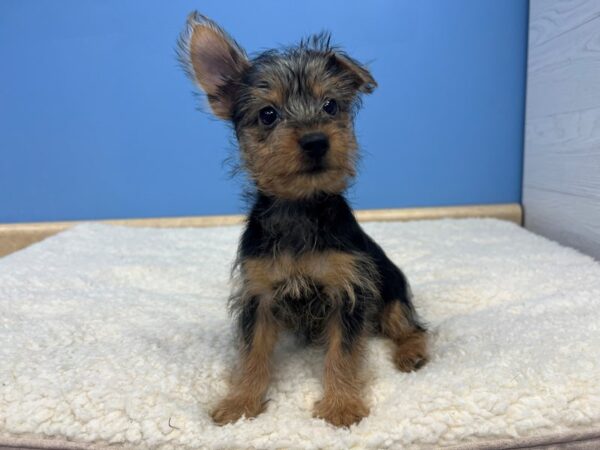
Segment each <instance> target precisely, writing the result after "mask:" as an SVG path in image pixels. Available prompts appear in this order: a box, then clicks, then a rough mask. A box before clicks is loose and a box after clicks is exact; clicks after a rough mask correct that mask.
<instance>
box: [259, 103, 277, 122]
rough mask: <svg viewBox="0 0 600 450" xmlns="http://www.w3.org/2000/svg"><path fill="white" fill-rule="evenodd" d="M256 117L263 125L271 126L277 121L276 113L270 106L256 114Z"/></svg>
mask: <svg viewBox="0 0 600 450" xmlns="http://www.w3.org/2000/svg"><path fill="white" fill-rule="evenodd" d="M258 117H259V118H260V121H261V122H262V123H263V124H264V125H267V126H269V125H273V123H274V122H275V121H276V120H277V111H275V108H273V107H272V106H267V107H265V108H263V109H261V110H260V111H259V112H258Z"/></svg>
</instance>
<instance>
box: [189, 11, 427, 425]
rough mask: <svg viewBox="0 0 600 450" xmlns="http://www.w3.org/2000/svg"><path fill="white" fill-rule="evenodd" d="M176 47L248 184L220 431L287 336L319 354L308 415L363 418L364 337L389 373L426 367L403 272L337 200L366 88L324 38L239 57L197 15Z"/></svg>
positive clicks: (261, 385) (366, 79)
mask: <svg viewBox="0 0 600 450" xmlns="http://www.w3.org/2000/svg"><path fill="white" fill-rule="evenodd" d="M179 49H180V58H181V60H182V63H183V65H184V67H185V68H186V70H187V72H188V74H189V75H190V76H191V77H192V78H193V79H194V80H195V81H196V83H197V84H198V85H199V86H200V87H201V89H202V90H203V91H204V92H205V93H206V96H207V99H208V102H209V104H210V106H211V108H212V110H213V112H214V114H215V115H216V116H217V117H220V118H222V119H225V120H228V121H230V122H231V124H232V125H233V128H234V130H235V135H236V137H237V140H238V142H239V148H240V154H241V160H242V165H243V167H244V169H245V170H246V172H247V173H248V175H249V178H250V180H251V181H252V184H253V186H254V205H253V207H252V211H251V212H250V214H249V217H248V220H247V223H246V228H245V231H244V233H243V236H242V239H241V242H240V246H239V251H238V262H237V265H236V267H237V276H236V278H237V288H236V289H235V291H234V293H233V294H232V297H231V301H230V307H231V310H232V312H233V314H234V315H235V317H236V319H237V323H238V332H239V338H240V339H239V342H240V363H239V367H238V368H237V369H236V370H235V372H234V373H235V376H234V377H233V382H232V386H231V390H230V393H229V394H228V396H227V397H226V398H225V399H224V400H222V401H221V403H219V404H218V405H217V407H216V408H215V410H214V411H213V413H212V417H213V419H214V420H215V422H216V423H218V424H225V423H229V422H232V421H236V420H238V419H239V418H241V417H242V416H245V417H254V416H256V415H257V414H259V413H261V412H262V411H263V410H264V408H265V404H264V394H265V392H266V389H267V387H268V383H269V378H270V373H271V367H270V355H271V353H272V351H273V347H274V345H275V342H276V340H277V335H278V333H279V332H280V331H281V330H287V331H291V332H293V333H295V334H296V335H298V336H299V337H301V338H302V339H304V340H305V341H306V342H307V343H315V344H319V345H323V346H325V347H326V349H327V350H326V356H325V370H324V396H323V399H322V400H320V401H319V402H317V403H316V404H315V409H314V414H315V416H316V417H322V418H323V419H325V420H327V421H328V422H330V423H332V424H333V425H336V426H349V425H351V424H353V423H356V422H358V421H360V420H361V419H362V418H363V417H364V416H366V415H367V414H368V411H369V408H368V406H367V405H365V403H364V401H363V400H362V396H361V393H362V386H363V381H362V376H361V367H362V366H363V353H364V352H363V348H364V341H365V338H366V337H367V336H368V335H369V334H374V333H380V334H383V335H385V336H387V337H389V338H390V339H391V340H392V342H393V343H394V345H395V351H394V361H395V363H396V365H397V367H398V368H399V369H400V370H403V371H411V370H415V369H418V368H419V367H421V366H422V365H423V364H424V363H425V362H426V360H427V344H426V340H427V339H426V338H427V334H426V331H425V328H424V327H423V325H422V324H421V323H420V322H419V320H418V318H417V317H416V313H415V310H414V307H413V305H412V302H411V292H410V287H409V285H408V282H407V280H406V278H405V276H404V275H403V273H402V272H401V271H400V270H399V269H398V268H397V267H396V266H395V265H394V264H393V263H392V262H391V261H390V260H389V259H388V258H387V256H386V255H385V253H384V252H383V250H382V249H381V248H380V247H379V246H378V245H377V244H376V243H375V242H374V241H373V240H372V239H371V238H370V237H369V236H367V235H366V234H365V233H364V231H363V230H362V229H361V227H360V226H359V224H358V223H357V222H356V219H355V218H354V215H353V213H352V211H351V209H350V207H349V205H348V203H347V202H346V200H345V199H344V197H343V193H344V191H345V190H346V188H347V186H348V183H349V182H350V181H351V180H352V178H353V177H354V176H355V173H356V160H357V157H358V145H357V142H356V138H355V135H354V116H355V113H356V111H357V109H358V106H359V103H360V94H362V93H370V92H372V91H373V89H374V88H375V87H376V83H375V80H374V79H373V77H372V76H371V74H370V73H369V71H368V70H367V69H366V68H365V67H363V66H362V65H361V64H359V63H358V62H357V61H355V60H354V59H352V58H350V57H349V56H348V55H346V54H345V53H344V52H342V51H341V50H340V49H338V48H336V47H334V46H332V45H331V43H330V38H329V35H328V34H319V35H315V36H312V37H310V38H309V39H307V40H303V41H301V42H300V43H299V44H298V45H297V46H294V47H289V48H285V49H282V50H270V51H267V52H264V53H262V54H260V55H258V56H256V57H255V58H253V59H249V58H248V56H247V55H246V54H245V52H244V51H243V49H242V48H241V47H240V46H239V45H238V44H237V43H236V42H235V41H234V40H233V39H232V38H231V37H229V36H228V35H227V34H226V33H225V32H224V31H223V30H222V29H221V28H219V26H218V25H216V24H215V23H214V22H212V21H211V20H209V19H207V18H206V17H204V16H201V15H199V14H197V13H193V14H192V15H190V17H189V19H188V25H187V28H186V30H185V32H184V33H183V35H182V38H181V40H180V45H179Z"/></svg>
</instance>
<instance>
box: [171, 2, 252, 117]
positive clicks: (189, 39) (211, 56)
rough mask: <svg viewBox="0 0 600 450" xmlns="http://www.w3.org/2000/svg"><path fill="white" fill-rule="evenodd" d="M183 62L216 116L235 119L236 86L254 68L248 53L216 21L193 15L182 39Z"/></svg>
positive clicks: (180, 51)
mask: <svg viewBox="0 0 600 450" xmlns="http://www.w3.org/2000/svg"><path fill="white" fill-rule="evenodd" d="M179 59H180V61H181V63H182V65H183V66H184V69H185V70H186V71H187V72H188V75H189V76H190V77H191V78H192V79H193V80H194V81H195V82H196V83H197V84H198V85H199V86H200V88H202V90H203V91H204V92H205V93H206V97H207V98H208V103H209V104H210V107H211V109H212V111H213V113H214V114H215V116H217V117H219V118H221V119H225V120H229V119H231V114H232V106H233V100H234V96H235V91H236V85H237V83H238V82H239V80H240V78H241V76H242V74H243V72H244V71H245V70H246V69H247V68H248V67H249V66H250V63H249V61H248V57H247V56H246V53H245V52H244V50H243V49H242V48H241V47H240V46H239V45H238V44H237V43H236V42H235V41H234V40H233V39H232V38H231V37H230V36H229V35H228V34H227V33H226V32H225V31H223V30H222V29H221V28H220V27H219V26H218V25H217V24H216V23H215V22H213V21H212V20H210V19H209V18H207V17H205V16H203V15H201V14H199V13H197V12H193V13H191V14H190V15H189V16H188V21H187V28H186V30H185V31H184V32H183V34H182V35H181V38H180V39H179Z"/></svg>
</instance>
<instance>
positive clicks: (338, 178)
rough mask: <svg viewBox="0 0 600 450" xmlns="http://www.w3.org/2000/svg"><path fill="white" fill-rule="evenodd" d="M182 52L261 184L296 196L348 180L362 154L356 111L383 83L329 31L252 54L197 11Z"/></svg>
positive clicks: (337, 187)
mask: <svg viewBox="0 0 600 450" xmlns="http://www.w3.org/2000/svg"><path fill="white" fill-rule="evenodd" d="M180 58H181V60H182V62H183V64H184V67H186V69H187V71H188V73H189V75H190V77H192V78H193V79H194V81H195V82H196V83H197V84H198V86H199V87H200V88H201V89H202V90H203V91H204V92H205V93H206V97H207V99H208V102H209V104H210V106H211V109H212V111H213V113H214V114H215V115H216V116H217V117H219V118H221V119H225V120H229V121H231V122H232V124H233V127H234V129H235V133H236V136H237V139H238V142H239V147H240V151H241V157H242V162H243V165H244V167H245V168H246V170H247V171H248V173H249V175H250V178H251V179H252V180H253V181H254V182H255V183H256V185H257V187H258V189H259V190H261V191H262V192H264V193H266V194H270V195H272V196H275V197H278V198H285V199H294V200H296V199H305V198H310V197H312V196H314V195H316V194H319V193H329V194H335V193H340V192H342V191H343V190H344V189H345V188H346V187H347V185H348V182H349V180H350V179H351V178H352V177H353V176H354V175H355V166H356V159H357V144H356V138H355V135H354V124H353V118H354V113H355V111H356V109H357V105H358V100H359V96H360V94H361V93H370V92H372V91H373V89H375V87H376V86H377V83H376V82H375V80H374V79H373V77H372V76H371V74H370V73H369V71H368V70H367V69H366V68H365V67H364V66H362V65H361V64H359V63H358V62H356V61H355V60H354V59H352V58H350V57H349V56H348V55H346V54H345V53H343V52H341V51H340V50H339V49H337V48H335V47H332V46H331V45H330V42H329V35H328V34H320V35H315V36H312V37H310V38H309V39H307V40H303V41H301V42H300V44H298V45H297V46H294V47H290V48H285V49H282V50H270V51H266V52H264V53H262V54H259V55H258V56H256V57H254V58H252V59H250V58H248V57H247V55H246V53H245V52H244V50H243V49H242V48H241V47H240V46H239V45H238V44H237V43H236V42H235V41H234V40H233V39H232V38H231V37H229V35H228V34H227V33H225V32H224V31H223V30H222V29H221V28H220V27H219V26H218V25H217V24H215V23H214V22H212V21H211V20H209V19H208V18H206V17H204V16H202V15H200V14H197V13H192V14H191V15H190V17H189V18H188V23H187V29H186V31H184V33H183V35H182V37H181V40H180Z"/></svg>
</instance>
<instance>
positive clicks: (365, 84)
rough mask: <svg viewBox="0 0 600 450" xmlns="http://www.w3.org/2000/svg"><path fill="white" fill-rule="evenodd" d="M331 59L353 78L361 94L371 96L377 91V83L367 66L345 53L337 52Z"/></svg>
mask: <svg viewBox="0 0 600 450" xmlns="http://www.w3.org/2000/svg"><path fill="white" fill-rule="evenodd" d="M331 58H332V60H333V61H332V62H333V63H334V64H335V65H337V66H338V67H339V68H340V69H341V70H343V71H344V72H347V73H349V74H350V75H351V76H352V78H353V79H354V82H355V83H356V89H357V90H358V91H359V92H362V93H365V94H370V93H371V92H373V91H374V90H375V88H376V87H377V82H376V81H375V78H373V75H371V72H369V71H368V70H367V68H366V67H365V66H363V65H362V64H360V63H359V62H358V61H356V60H354V59H352V58H351V57H349V56H348V55H346V54H345V53H343V52H335V53H333V55H332V56H331Z"/></svg>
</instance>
